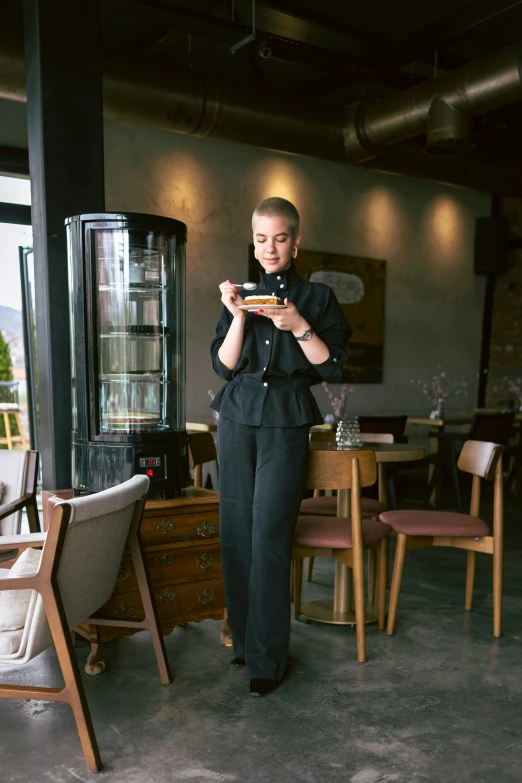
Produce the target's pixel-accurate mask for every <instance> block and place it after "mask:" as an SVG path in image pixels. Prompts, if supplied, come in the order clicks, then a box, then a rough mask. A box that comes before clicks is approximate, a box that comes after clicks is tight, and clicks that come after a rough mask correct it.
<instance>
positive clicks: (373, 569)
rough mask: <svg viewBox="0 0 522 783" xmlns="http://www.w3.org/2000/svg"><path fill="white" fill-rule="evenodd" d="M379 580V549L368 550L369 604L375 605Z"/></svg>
mask: <svg viewBox="0 0 522 783" xmlns="http://www.w3.org/2000/svg"><path fill="white" fill-rule="evenodd" d="M376 580H377V549H369V550H368V603H369V604H374V603H375V586H376Z"/></svg>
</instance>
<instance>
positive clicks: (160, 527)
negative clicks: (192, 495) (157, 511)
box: [154, 519, 174, 535]
mask: <svg viewBox="0 0 522 783" xmlns="http://www.w3.org/2000/svg"><path fill="white" fill-rule="evenodd" d="M154 527H155V528H156V530H157V531H158V532H160V533H163V534H164V535H167V533H168V532H169V530H172V528H173V527H174V523H173V522H169V520H168V519H162V520H161V522H156V524H155V525H154Z"/></svg>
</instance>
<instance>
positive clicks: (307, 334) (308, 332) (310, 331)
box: [297, 329, 314, 340]
mask: <svg viewBox="0 0 522 783" xmlns="http://www.w3.org/2000/svg"><path fill="white" fill-rule="evenodd" d="M313 334H314V330H313V329H307V330H306V332H303V334H302V335H301V337H298V338H297V339H298V340H311V339H312V337H313Z"/></svg>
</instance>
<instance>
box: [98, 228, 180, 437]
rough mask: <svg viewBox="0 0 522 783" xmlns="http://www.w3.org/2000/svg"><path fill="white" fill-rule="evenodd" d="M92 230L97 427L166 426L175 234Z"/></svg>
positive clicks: (110, 429) (157, 428)
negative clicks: (171, 258)
mask: <svg viewBox="0 0 522 783" xmlns="http://www.w3.org/2000/svg"><path fill="white" fill-rule="evenodd" d="M92 233H93V235H94V236H93V241H92V245H91V247H92V251H93V253H94V255H95V258H94V264H95V275H96V283H95V292H94V296H95V298H96V302H95V307H96V315H97V332H98V350H97V353H98V359H97V370H98V406H99V407H98V416H99V432H100V433H102V434H107V433H123V432H143V431H149V432H162V431H168V430H170V429H172V421H171V415H170V411H169V410H167V407H168V406H167V400H168V393H167V392H168V385H169V383H170V368H169V367H168V366H167V361H166V357H167V356H169V355H170V342H169V341H170V339H171V327H170V324H169V323H168V318H167V296H168V294H169V288H170V285H169V274H168V260H169V256H170V254H171V253H172V250H173V249H172V248H170V247H169V245H170V244H173V243H174V239H173V238H168V237H166V236H164V235H163V234H161V233H157V232H153V231H147V230H143V229H105V228H103V229H102V228H100V229H94V230H93V232H92Z"/></svg>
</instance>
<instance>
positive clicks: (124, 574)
mask: <svg viewBox="0 0 522 783" xmlns="http://www.w3.org/2000/svg"><path fill="white" fill-rule="evenodd" d="M145 560H146V562H147V566H148V569H149V575H150V580H151V582H152V585H153V587H154V588H156V587H160V586H161V585H171V584H175V583H176V582H187V581H188V580H190V579H192V580H193V581H198V580H201V579H207V578H211V577H214V576H221V553H220V550H219V544H217V543H214V544H204V543H202V544H201V545H200V546H199V545H198V546H189V547H183V548H181V549H173V548H172V547H169V548H167V547H165V548H163V549H159V548H158V549H157V550H156V551H155V552H145ZM137 589H138V582H137V579H136V574H135V571H134V566H133V564H132V559H131V556H130V554H125V555H124V556H123V560H122V562H121V566H120V570H119V573H118V578H117V580H116V585H115V587H114V593H115V594H118V595H120V594H122V593H131V592H133V591H135V590H137Z"/></svg>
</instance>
